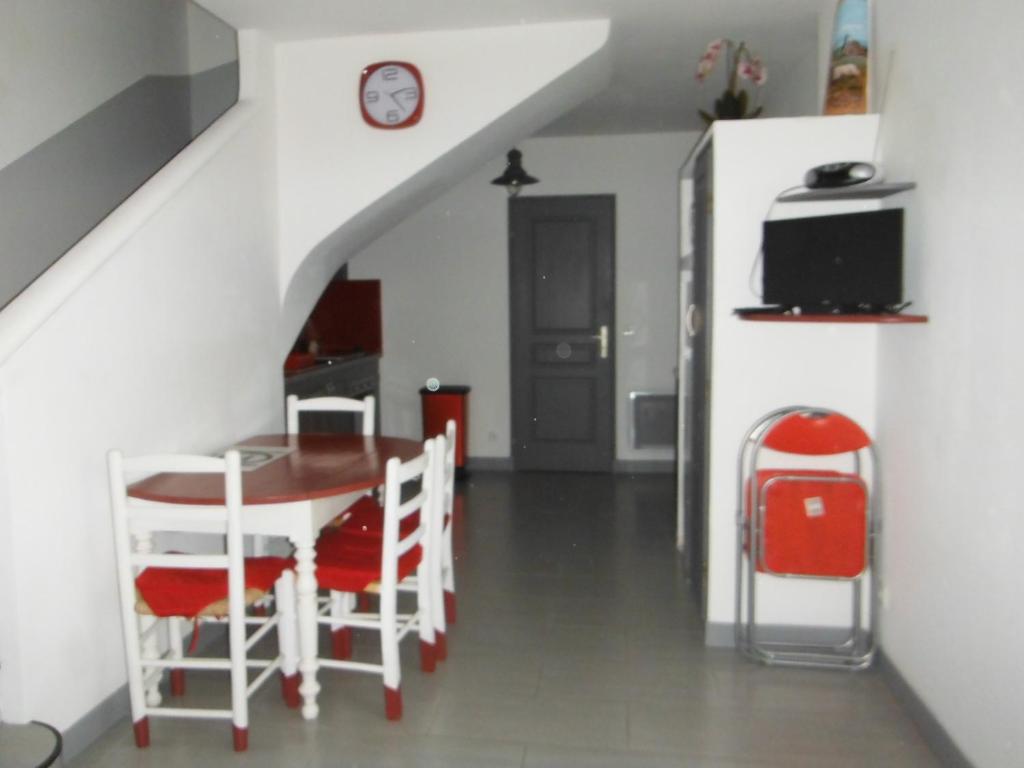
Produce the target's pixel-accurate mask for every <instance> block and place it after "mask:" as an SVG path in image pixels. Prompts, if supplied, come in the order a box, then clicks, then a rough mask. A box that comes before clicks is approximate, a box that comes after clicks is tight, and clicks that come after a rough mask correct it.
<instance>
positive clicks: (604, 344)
mask: <svg viewBox="0 0 1024 768" xmlns="http://www.w3.org/2000/svg"><path fill="white" fill-rule="evenodd" d="M590 338H592V339H597V340H598V342H600V348H601V351H600V355H601V359H602V360H607V359H608V326H607V325H602V326H601V330H600V331H598V332H597V333H595V334H594V335H593V336H591V337H590Z"/></svg>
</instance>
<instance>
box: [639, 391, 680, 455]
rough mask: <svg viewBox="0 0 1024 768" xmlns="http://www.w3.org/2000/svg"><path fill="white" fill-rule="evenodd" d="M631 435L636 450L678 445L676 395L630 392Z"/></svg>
mask: <svg viewBox="0 0 1024 768" xmlns="http://www.w3.org/2000/svg"><path fill="white" fill-rule="evenodd" d="M629 400H630V403H631V404H632V407H631V408H630V410H629V412H630V417H631V420H630V433H631V435H632V443H633V447H634V448H666V447H668V448H670V447H673V446H675V444H676V395H675V393H674V392H673V393H671V394H667V395H666V394H659V393H656V392H630V393H629Z"/></svg>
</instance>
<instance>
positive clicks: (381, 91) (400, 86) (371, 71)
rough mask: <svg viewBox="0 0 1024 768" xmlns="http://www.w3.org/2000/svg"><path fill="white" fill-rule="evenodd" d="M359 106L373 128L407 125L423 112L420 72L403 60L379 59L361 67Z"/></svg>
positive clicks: (411, 123) (412, 122) (405, 126)
mask: <svg viewBox="0 0 1024 768" xmlns="http://www.w3.org/2000/svg"><path fill="white" fill-rule="evenodd" d="M359 107H360V109H361V110H362V113H363V119H364V120H365V121H366V122H367V123H369V124H370V125H372V126H373V127H374V128H408V127H409V126H412V125H416V123H418V122H419V121H420V118H421V117H422V116H423V76H422V75H421V74H420V71H419V69H417V68H416V66H415V65H413V64H410V63H409V62H407V61H380V62H377V63H376V64H371V65H370V66H368V67H366V69H364V70H363V74H362V76H361V77H360V79H359Z"/></svg>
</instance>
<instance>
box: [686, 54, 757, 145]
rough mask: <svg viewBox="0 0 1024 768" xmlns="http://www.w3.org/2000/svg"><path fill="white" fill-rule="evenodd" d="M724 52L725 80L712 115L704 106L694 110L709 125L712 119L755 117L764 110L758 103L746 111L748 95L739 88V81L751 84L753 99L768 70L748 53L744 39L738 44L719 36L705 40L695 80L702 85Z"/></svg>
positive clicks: (748, 103) (740, 86) (755, 57)
mask: <svg viewBox="0 0 1024 768" xmlns="http://www.w3.org/2000/svg"><path fill="white" fill-rule="evenodd" d="M723 51H725V66H726V70H727V72H728V75H727V77H728V79H727V81H726V86H725V90H724V91H723V92H722V95H721V96H720V97H718V98H717V99H715V113H714V114H713V115H712V114H710V113H709V112H706V111H705V110H703V109H699V110H697V111H698V112H699V113H700V116H701V117H702V118H703V119H704V122H705V123H707V124H708V125H711V123H713V122H714V121H715V120H738V119H740V118H745V117H757V116H758V115H760V114H761V110H762V109H763V108H762V107H760V106H758V107H755V108H754V109H753V110H751V111H750V112H749V113H748V112H747V108H748V107H749V106H750V98H749V96H748V95H747V91H746V90H744V88H743V87H742V81H748V82H750V83H751V84H752V85H753V87H754V98H755V102H756V98H757V94H758V91H759V89H760V88H761V86H762V85H764V84H765V82H766V81H767V80H768V70H767V69H766V68H765V66H764V64H763V63H762V62H761V59H760V58H759V57H757V56H755V55H753V54H752V53H751V52H750V49H748V48H747V44H746V43H745V42H740V44H739V45H737V44H736V43H734V42H733V41H732V40H727V39H725V38H719V39H718V40H712V41H711V42H710V43H708V47H707V49H706V50H705V51H704V55H703V56H701V57H700V62H699V63H698V64H697V82H698V83H700V84H701V85H703V84H704V82H705V81H706V80H707V78H708V75H710V74H711V71H712V70H713V69H714V68H715V64H716V63H717V61H718V59H719V58H720V57H721V55H722V52H723Z"/></svg>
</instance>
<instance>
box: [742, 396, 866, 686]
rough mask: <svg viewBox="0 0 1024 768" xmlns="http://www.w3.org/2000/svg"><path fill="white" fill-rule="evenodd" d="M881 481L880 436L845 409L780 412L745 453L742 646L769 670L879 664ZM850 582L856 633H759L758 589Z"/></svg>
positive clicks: (746, 443)
mask: <svg viewBox="0 0 1024 768" xmlns="http://www.w3.org/2000/svg"><path fill="white" fill-rule="evenodd" d="M878 487H879V477H878V468H877V465H876V461H875V456H874V448H873V446H872V443H871V438H870V437H868V435H867V433H866V432H864V430H863V429H861V428H860V426H858V425H857V424H856V423H855V422H854V421H852V420H851V419H849V418H848V417H846V416H844V415H843V414H841V413H838V412H836V411H831V410H828V409H824V408H807V407H802V406H795V407H790V408H783V409H780V410H777V411H773V412H771V413H769V414H767V415H766V416H764V417H762V418H761V419H759V420H758V421H757V422H756V423H755V424H754V426H753V427H751V429H750V430H749V431H748V432H747V435H746V437H745V438H744V440H743V444H742V446H741V448H740V456H739V485H738V489H737V493H738V500H739V511H738V515H737V536H736V645H737V647H738V648H739V649H740V650H741V651H742V652H743V653H745V654H746V655H747V656H749V657H751V658H754V659H757V660H759V661H762V662H764V663H766V664H788V665H797V666H816V667H844V668H848V669H863V668H866V667H868V666H869V665H870V664H871V660H872V657H873V655H874V639H873V634H872V632H871V618H872V607H873V606H872V603H873V602H874V601H873V599H867V600H865V599H864V597H865V596H864V585H865V583H866V580H867V579H868V578H870V574H871V571H872V552H873V546H872V544H873V539H874V534H875V527H876V518H875V515H874V514H873V511H872V510H873V506H874V497H875V496H877V494H878ZM785 579H818V580H831V581H842V582H847V583H849V584H850V592H851V599H852V615H851V620H850V626H849V632H848V633H845V634H844V636H843V637H841V638H830V639H829V641H828V642H822V641H821V640H816V639H812V638H810V637H797V636H796V634H798V633H796V632H794V637H790V638H786V639H784V640H783V639H780V638H776V639H769V638H768V637H767V635H768V634H769V633H768V631H766V628H765V627H764V626H763V625H762V626H761V627H759V626H758V622H759V615H758V607H757V597H758V591H759V590H758V588H759V586H760V585H765V582H766V581H767V580H773V581H780V580H785Z"/></svg>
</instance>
